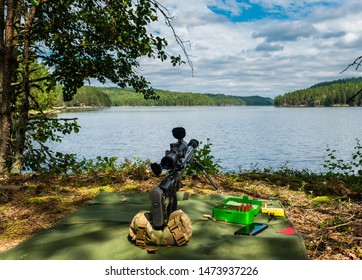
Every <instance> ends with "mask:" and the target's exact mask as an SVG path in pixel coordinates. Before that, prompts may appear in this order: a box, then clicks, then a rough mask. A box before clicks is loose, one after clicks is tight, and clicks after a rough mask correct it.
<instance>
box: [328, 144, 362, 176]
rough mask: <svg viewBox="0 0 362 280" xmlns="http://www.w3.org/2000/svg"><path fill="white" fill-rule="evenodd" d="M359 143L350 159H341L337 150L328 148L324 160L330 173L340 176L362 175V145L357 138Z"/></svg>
mask: <svg viewBox="0 0 362 280" xmlns="http://www.w3.org/2000/svg"><path fill="white" fill-rule="evenodd" d="M356 141H357V144H356V146H355V147H354V148H353V150H354V151H353V152H352V155H351V159H350V161H345V160H343V159H339V158H337V156H336V150H332V149H330V148H327V149H326V151H327V158H326V159H325V160H324V162H325V164H324V168H326V169H327V170H328V174H329V175H335V176H339V177H343V176H353V175H358V176H361V175H362V145H361V144H360V141H359V140H358V139H357V140H356Z"/></svg>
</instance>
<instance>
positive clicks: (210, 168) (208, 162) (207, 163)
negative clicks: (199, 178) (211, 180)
mask: <svg viewBox="0 0 362 280" xmlns="http://www.w3.org/2000/svg"><path fill="white" fill-rule="evenodd" d="M201 144H202V142H201V143H200V146H199V147H198V148H197V149H196V150H195V151H194V156H195V159H196V160H197V161H198V162H199V163H200V164H202V165H203V166H204V167H205V171H206V172H207V173H208V174H209V175H216V174H219V173H220V170H221V165H220V164H219V160H215V157H214V156H213V155H212V154H211V146H212V143H211V142H210V139H207V141H206V143H205V144H204V145H203V146H201ZM200 173H201V171H200V170H199V168H198V167H197V166H195V165H194V164H192V165H191V166H190V168H189V169H188V170H187V174H189V175H190V174H200Z"/></svg>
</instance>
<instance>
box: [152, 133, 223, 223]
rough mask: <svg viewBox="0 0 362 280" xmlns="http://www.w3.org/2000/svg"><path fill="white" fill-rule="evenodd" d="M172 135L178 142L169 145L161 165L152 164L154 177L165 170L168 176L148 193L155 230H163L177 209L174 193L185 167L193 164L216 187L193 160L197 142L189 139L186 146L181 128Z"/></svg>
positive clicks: (179, 184) (202, 168)
mask: <svg viewBox="0 0 362 280" xmlns="http://www.w3.org/2000/svg"><path fill="white" fill-rule="evenodd" d="M172 135H173V137H175V138H176V139H177V140H178V141H177V143H171V144H170V150H168V151H166V155H165V156H164V157H163V158H162V159H161V163H160V164H158V163H152V164H151V169H152V171H153V173H154V174H155V175H157V176H158V175H160V174H161V172H162V170H167V171H168V172H169V173H168V176H167V177H166V178H165V179H163V180H162V181H161V183H160V184H159V185H158V186H157V187H155V188H153V189H152V190H151V192H150V197H151V211H150V214H151V221H152V225H153V227H154V228H155V229H163V228H164V227H165V225H166V224H167V222H168V218H169V216H170V214H171V213H172V212H173V211H175V210H176V209H177V196H176V193H177V191H178V190H179V189H180V187H181V181H182V179H183V176H184V173H185V170H186V167H187V165H188V164H190V163H194V164H195V165H196V166H197V167H198V168H199V169H200V170H201V172H202V173H203V174H204V175H205V176H206V178H207V179H208V180H209V181H210V183H211V185H213V187H214V188H215V189H218V186H217V185H216V184H215V183H214V181H213V180H212V179H211V178H210V176H209V175H208V174H207V173H206V171H205V168H204V166H203V165H202V164H201V163H199V162H198V161H197V160H196V159H195V158H194V153H193V152H194V150H195V149H196V148H197V147H198V146H199V142H198V141H197V140H195V139H191V140H190V142H189V143H188V144H187V143H186V142H185V141H184V140H183V138H184V137H185V136H186V131H185V129H184V128H183V127H176V128H174V129H173V130H172Z"/></svg>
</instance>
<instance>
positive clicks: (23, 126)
mask: <svg viewBox="0 0 362 280" xmlns="http://www.w3.org/2000/svg"><path fill="white" fill-rule="evenodd" d="M35 13H36V7H35V6H32V7H31V8H30V10H29V11H28V12H27V14H26V15H25V28H24V54H23V73H22V75H23V88H22V89H21V90H22V93H21V95H20V100H21V105H20V109H19V118H18V120H16V126H15V128H14V129H15V131H14V136H15V137H13V138H14V140H15V142H14V145H13V153H14V160H13V162H12V166H11V173H21V170H22V167H23V158H24V156H23V153H24V148H25V140H26V139H25V137H26V130H27V125H28V120H29V118H28V116H29V98H30V88H31V86H30V64H31V63H32V61H33V58H32V57H31V28H32V25H33V20H34V16H35Z"/></svg>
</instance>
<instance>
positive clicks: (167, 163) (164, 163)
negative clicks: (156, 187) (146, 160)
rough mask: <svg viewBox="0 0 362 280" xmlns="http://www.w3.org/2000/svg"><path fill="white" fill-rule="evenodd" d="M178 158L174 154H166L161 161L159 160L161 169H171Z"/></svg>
mask: <svg viewBox="0 0 362 280" xmlns="http://www.w3.org/2000/svg"><path fill="white" fill-rule="evenodd" d="M178 159H179V157H178V155H177V154H176V153H174V152H168V153H167V154H166V155H165V156H164V157H163V158H162V159H161V167H162V168H163V169H166V170H171V169H173V168H174V167H175V166H176V164H177V161H178Z"/></svg>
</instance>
